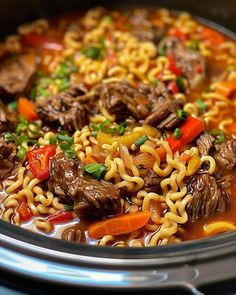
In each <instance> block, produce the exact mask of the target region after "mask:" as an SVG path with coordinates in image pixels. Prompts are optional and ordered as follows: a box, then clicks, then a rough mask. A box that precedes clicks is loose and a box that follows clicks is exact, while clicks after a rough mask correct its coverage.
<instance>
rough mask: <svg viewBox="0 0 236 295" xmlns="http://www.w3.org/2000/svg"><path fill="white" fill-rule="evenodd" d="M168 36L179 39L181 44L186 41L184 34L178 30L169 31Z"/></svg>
mask: <svg viewBox="0 0 236 295" xmlns="http://www.w3.org/2000/svg"><path fill="white" fill-rule="evenodd" d="M169 35H170V36H172V37H176V38H178V39H180V40H181V41H183V42H184V41H186V40H187V36H186V34H185V33H183V32H182V31H181V30H179V29H173V30H171V32H170V33H169Z"/></svg>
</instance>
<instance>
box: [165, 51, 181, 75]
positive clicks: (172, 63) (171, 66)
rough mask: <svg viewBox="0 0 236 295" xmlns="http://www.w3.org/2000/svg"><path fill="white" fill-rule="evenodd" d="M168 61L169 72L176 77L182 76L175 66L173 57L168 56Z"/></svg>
mask: <svg viewBox="0 0 236 295" xmlns="http://www.w3.org/2000/svg"><path fill="white" fill-rule="evenodd" d="M168 60H169V70H170V71H171V72H172V73H173V74H175V75H177V76H180V75H181V74H182V70H181V69H180V68H179V67H178V66H177V65H176V61H175V58H174V56H173V55H168Z"/></svg>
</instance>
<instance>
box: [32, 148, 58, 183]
mask: <svg viewBox="0 0 236 295" xmlns="http://www.w3.org/2000/svg"><path fill="white" fill-rule="evenodd" d="M55 153H56V147H55V146H54V145H48V146H45V147H41V148H36V149H33V150H31V151H29V152H28V153H27V157H28V160H29V166H30V170H31V171H32V173H33V174H34V176H35V177H36V178H38V179H41V180H43V179H47V178H48V177H49V160H50V159H51V158H52V157H53V156H54V155H55Z"/></svg>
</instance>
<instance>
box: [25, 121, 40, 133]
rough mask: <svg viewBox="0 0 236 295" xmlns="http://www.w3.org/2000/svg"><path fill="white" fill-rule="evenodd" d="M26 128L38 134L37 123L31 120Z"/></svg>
mask: <svg viewBox="0 0 236 295" xmlns="http://www.w3.org/2000/svg"><path fill="white" fill-rule="evenodd" d="M28 130H29V132H31V133H33V134H39V131H40V128H39V125H38V124H36V123H33V122H31V123H29V124H28Z"/></svg>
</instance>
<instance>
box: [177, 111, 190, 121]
mask: <svg viewBox="0 0 236 295" xmlns="http://www.w3.org/2000/svg"><path fill="white" fill-rule="evenodd" d="M176 113H177V116H178V118H179V119H180V120H185V119H186V118H187V117H188V116H189V113H188V112H186V111H184V110H180V109H179V110H177V111H176Z"/></svg>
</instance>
